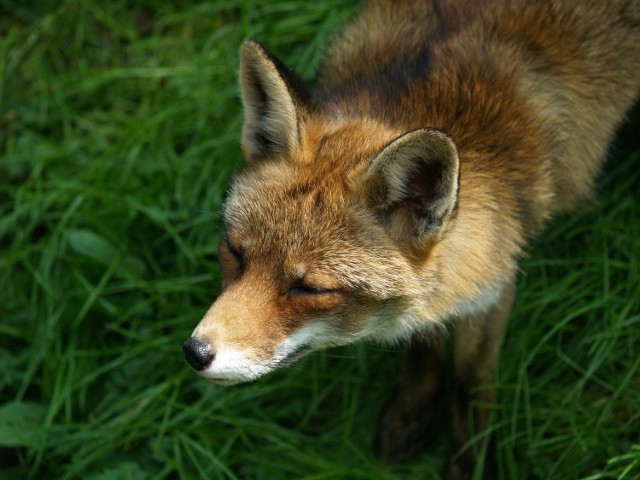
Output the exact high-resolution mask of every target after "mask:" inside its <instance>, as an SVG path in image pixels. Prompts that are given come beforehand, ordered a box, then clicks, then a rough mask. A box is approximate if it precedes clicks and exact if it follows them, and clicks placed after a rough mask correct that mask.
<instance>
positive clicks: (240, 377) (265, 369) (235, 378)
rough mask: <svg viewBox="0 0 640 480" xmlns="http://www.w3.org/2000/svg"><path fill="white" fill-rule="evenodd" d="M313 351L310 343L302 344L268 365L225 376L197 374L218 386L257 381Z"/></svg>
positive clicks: (222, 374) (237, 371) (250, 367)
mask: <svg viewBox="0 0 640 480" xmlns="http://www.w3.org/2000/svg"><path fill="white" fill-rule="evenodd" d="M312 350H313V346H312V345H311V343H304V344H302V345H299V346H298V347H296V348H295V349H294V350H292V351H290V352H288V353H287V354H285V355H284V356H283V357H281V358H277V356H276V358H275V359H274V360H272V361H271V362H268V363H263V364H257V365H253V366H249V365H245V366H243V367H241V368H239V369H238V370H235V371H230V372H229V375H228V376H227V375H225V374H224V373H223V372H219V373H217V375H215V376H209V375H211V373H212V372H207V371H206V370H205V371H203V372H198V373H199V374H200V375H202V376H203V377H205V378H206V379H207V380H209V381H210V382H212V383H215V384H216V385H220V386H229V385H236V384H239V383H247V382H252V381H254V380H257V379H258V378H260V377H262V376H264V375H266V374H267V373H269V372H272V371H273V370H276V369H278V368H283V367H288V366H289V365H291V364H293V363H295V362H297V361H298V360H300V359H301V358H302V357H304V356H305V355H306V354H308V353H309V352H311V351H312Z"/></svg>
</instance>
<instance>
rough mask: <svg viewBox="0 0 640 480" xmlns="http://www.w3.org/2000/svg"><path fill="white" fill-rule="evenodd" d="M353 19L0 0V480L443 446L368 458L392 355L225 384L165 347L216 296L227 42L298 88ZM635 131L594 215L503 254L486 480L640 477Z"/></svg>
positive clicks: (425, 466) (349, 466) (434, 472)
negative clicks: (491, 476)
mask: <svg viewBox="0 0 640 480" xmlns="http://www.w3.org/2000/svg"><path fill="white" fill-rule="evenodd" d="M29 3H30V4H29ZM355 8H356V4H355V2H341V1H338V0H324V1H322V2H293V1H285V0H275V1H274V0H256V1H249V0H247V1H240V0H229V1H222V0H216V1H212V2H207V3H202V2H196V1H190V0H181V1H174V2H169V1H165V0H160V1H150V0H145V1H142V2H126V1H124V0H115V1H112V2H97V1H96V0H66V1H62V2H41V1H33V2H28V3H27V4H25V3H24V2H10V1H8V0H0V372H1V374H0V479H16V478H34V479H35V478H37V479H40V478H60V479H74V478H83V479H85V480H98V479H99V480H107V479H112V478H113V479H123V478H132V479H134V478H135V479H141V478H190V479H191V478H203V479H205V478H207V479H212V478H221V479H222V478H224V479H234V478H256V479H278V478H305V479H329V478H331V479H335V478H345V479H352V478H389V479H391V478H426V479H431V478H439V476H440V475H441V472H442V471H443V469H444V466H445V460H446V454H447V445H446V440H441V441H439V442H437V443H435V445H433V446H432V447H431V448H430V449H429V450H428V451H426V452H425V453H424V454H423V455H422V456H420V457H419V458H417V459H416V460H415V461H412V462H410V463H407V464H403V465H385V464H383V463H381V462H379V461H378V460H377V459H376V457H375V455H374V454H373V453H372V446H371V439H372V437H373V434H374V431H375V424H376V420H377V417H378V415H379V412H380V410H381V408H382V406H383V405H384V403H385V401H386V399H387V398H388V396H389V395H390V393H391V391H392V387H393V382H394V375H395V372H396V368H397V366H398V357H399V355H398V349H397V348H390V349H380V348H377V347H374V346H371V345H360V346H354V347H351V348H344V349H336V350H331V351H328V352H325V353H319V354H317V355H313V356H312V357H310V358H308V359H306V360H303V361H302V362H300V364H298V365H297V366H295V367H293V368H291V369H289V370H286V371H283V372H278V373H274V374H272V375H270V376H268V377H267V378H265V379H262V380H260V381H258V382H256V383H254V384H252V385H248V386H241V387H233V388H228V389H222V388H219V387H215V386H211V385H210V384H208V383H206V382H204V381H203V380H201V379H199V378H197V377H196V376H195V375H194V374H193V373H192V372H191V371H190V370H189V369H188V367H187V366H186V364H185V363H184V362H183V359H182V353H181V350H180V343H181V341H182V340H184V339H185V338H186V337H187V336H188V335H189V334H190V332H191V330H192V329H193V327H194V326H195V324H196V323H197V321H198V320H199V318H200V317H201V315H202V313H203V312H204V311H205V309H206V308H207V307H208V305H209V304H210V303H211V302H212V300H213V299H214V297H215V294H216V292H217V291H218V289H219V272H218V267H217V265H216V258H215V251H216V245H217V241H218V239H219V237H220V234H221V230H220V214H219V212H220V207H221V204H222V200H223V197H224V195H225V188H226V185H227V182H228V179H229V175H230V174H231V173H232V172H233V171H234V170H235V169H237V168H238V167H239V165H240V162H241V155H240V150H239V146H238V139H239V130H240V126H241V111H240V104H239V101H238V90H237V85H236V70H237V62H238V58H237V49H238V46H239V44H240V43H241V41H242V40H243V39H245V38H248V37H251V38H255V39H258V40H260V41H262V42H264V43H265V44H266V45H268V46H269V47H270V48H271V49H272V50H273V51H274V52H275V53H277V54H278V55H280V56H281V57H282V58H284V59H285V60H286V61H287V63H288V64H289V65H291V66H293V67H295V69H296V70H297V71H298V72H300V73H301V74H302V75H303V76H304V77H306V78H312V77H313V74H314V72H315V71H316V69H317V67H318V63H319V59H320V56H321V52H322V46H323V45H325V44H326V41H327V37H328V36H329V35H330V34H331V33H332V32H334V31H335V30H336V29H337V28H339V26H340V25H341V24H342V23H343V22H344V21H345V19H346V18H348V17H349V16H350V15H352V14H353V12H354V11H355ZM637 125H638V122H637V120H636V121H635V122H634V123H632V124H631V126H629V127H628V130H629V131H628V132H627V134H626V135H623V137H622V140H621V143H619V145H621V146H620V147H619V148H618V149H617V150H616V151H615V152H614V153H613V154H612V158H611V160H610V162H609V164H608V169H607V172H606V173H605V175H604V176H603V179H602V182H601V188H600V191H601V194H600V196H599V198H600V200H599V201H598V202H597V203H596V204H594V205H592V206H589V207H588V208H586V209H585V211H583V212H580V213H578V214H576V215H574V216H570V217H563V218H560V219H557V220H556V221H555V222H554V223H553V224H552V225H551V226H550V229H549V230H548V231H547V233H546V234H545V235H544V237H543V238H542V239H541V240H540V241H538V243H537V244H536V245H535V246H534V248H532V250H531V254H530V256H529V258H528V259H527V260H526V261H525V262H523V266H522V275H521V281H520V294H519V298H518V301H517V304H516V308H515V311H514V314H513V317H512V323H511V325H510V328H509V331H508V334H507V338H506V341H505V345H504V350H503V353H502V357H501V364H500V370H499V380H498V385H497V388H498V394H499V396H498V398H499V399H498V405H497V407H496V412H495V419H494V424H493V429H494V435H495V438H496V442H497V458H498V463H499V469H500V473H501V478H505V479H518V478H541V479H547V478H557V479H573V478H589V479H594V480H595V479H609V478H619V479H623V478H624V479H632V478H640V281H639V276H640V273H639V272H640V211H639V207H638V205H639V200H640V193H639V192H640V189H638V184H640V168H639V167H640V159H639V156H640V148H639V145H638V140H637V138H638V137H637ZM625 142H626V143H625Z"/></svg>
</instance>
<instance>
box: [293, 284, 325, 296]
mask: <svg viewBox="0 0 640 480" xmlns="http://www.w3.org/2000/svg"><path fill="white" fill-rule="evenodd" d="M335 292H337V290H335V289H330V288H319V287H312V286H311V285H304V284H301V285H293V286H292V287H290V288H289V290H287V295H288V296H291V297H294V296H298V295H324V294H327V293H335Z"/></svg>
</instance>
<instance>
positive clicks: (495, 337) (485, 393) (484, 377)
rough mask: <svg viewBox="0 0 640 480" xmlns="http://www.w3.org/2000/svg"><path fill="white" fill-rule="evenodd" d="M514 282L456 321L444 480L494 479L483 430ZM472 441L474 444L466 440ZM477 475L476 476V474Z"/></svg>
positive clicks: (489, 411) (493, 461)
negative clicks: (494, 301) (449, 447)
mask: <svg viewBox="0 0 640 480" xmlns="http://www.w3.org/2000/svg"><path fill="white" fill-rule="evenodd" d="M515 290H516V288H515V282H514V283H513V284H511V285H509V286H508V287H506V288H505V290H504V291H503V294H502V296H501V299H500V301H499V302H498V303H497V304H496V305H495V306H494V307H492V308H491V309H489V311H487V312H486V313H484V314H481V315H475V316H472V317H469V318H464V319H460V320H458V321H457V323H456V326H455V334H454V372H455V383H454V392H453V399H454V401H453V410H452V447H453V450H452V451H453V456H452V459H451V463H450V466H449V472H448V479H449V480H463V479H464V480H466V479H472V478H485V479H491V478H493V469H494V463H495V459H494V458H493V453H492V448H491V447H492V441H491V439H490V435H489V433H488V431H487V427H488V426H489V422H490V417H491V411H492V407H493V403H494V401H495V392H494V388H493V384H494V380H495V369H496V366H497V361H498V353H499V349H500V345H501V343H502V337H503V335H504V331H505V328H506V325H507V322H508V319H509V313H510V312H511V307H512V305H513V299H514V296H515ZM471 439H476V440H475V441H473V442H472V441H471ZM483 451H486V452H487V455H486V457H485V461H484V462H483V465H484V468H483V472H482V476H481V477H474V473H475V471H476V470H477V469H479V468H480V467H478V464H479V463H481V462H480V456H481V455H482V452H483ZM479 473H480V472H478V474H479Z"/></svg>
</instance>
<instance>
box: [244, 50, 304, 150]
mask: <svg viewBox="0 0 640 480" xmlns="http://www.w3.org/2000/svg"><path fill="white" fill-rule="evenodd" d="M240 87H241V94H242V104H243V106H244V115H245V116H244V125H243V128H242V149H243V151H244V154H245V157H246V159H247V161H248V162H252V161H255V160H258V159H260V158H264V157H267V156H269V155H272V154H274V153H280V154H282V153H287V152H291V151H292V150H295V149H297V148H298V147H299V143H300V124H301V121H302V120H303V118H304V116H305V105H306V104H307V98H308V94H307V90H306V87H305V86H304V84H303V83H302V81H301V80H300V79H299V78H298V77H297V76H296V75H295V74H294V73H293V72H291V71H290V70H288V69H287V68H286V67H285V66H284V65H283V64H282V63H281V62H280V61H279V60H278V59H277V58H275V57H274V56H272V55H271V54H270V53H269V52H267V50H265V49H264V48H263V47H262V46H261V45H260V44H258V43H256V42H253V41H247V42H245V43H244V44H243V45H242V48H241V51H240Z"/></svg>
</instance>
